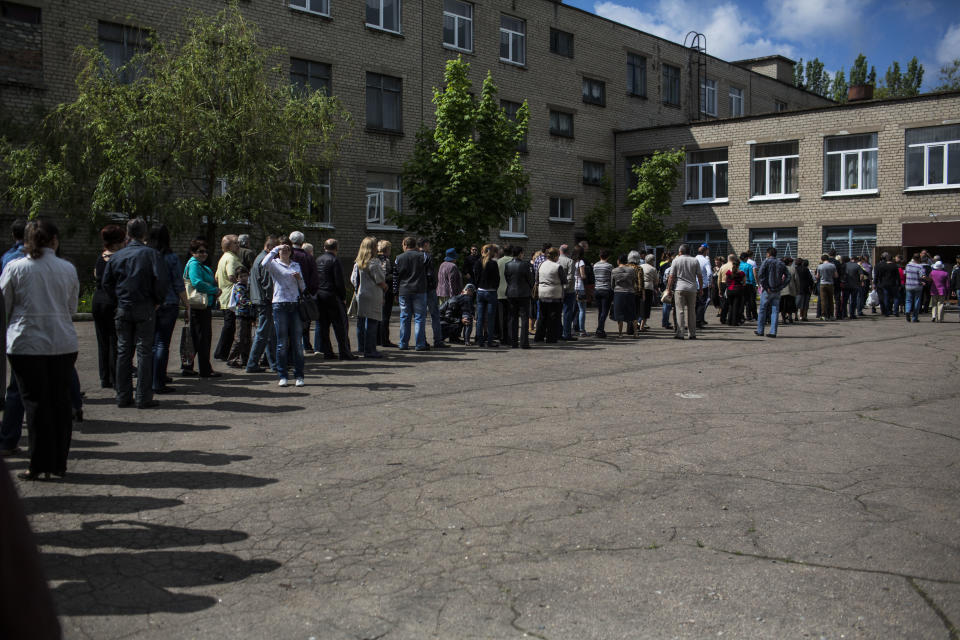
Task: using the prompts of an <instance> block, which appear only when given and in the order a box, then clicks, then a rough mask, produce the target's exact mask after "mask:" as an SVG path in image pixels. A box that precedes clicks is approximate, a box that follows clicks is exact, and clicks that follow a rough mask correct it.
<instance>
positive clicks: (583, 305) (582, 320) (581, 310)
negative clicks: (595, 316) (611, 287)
mask: <svg viewBox="0 0 960 640" xmlns="http://www.w3.org/2000/svg"><path fill="white" fill-rule="evenodd" d="M580 295H582V296H584V299H583V300H577V326H578V327H579V328H580V333H586V332H587V300H586V293H581V294H580Z"/></svg>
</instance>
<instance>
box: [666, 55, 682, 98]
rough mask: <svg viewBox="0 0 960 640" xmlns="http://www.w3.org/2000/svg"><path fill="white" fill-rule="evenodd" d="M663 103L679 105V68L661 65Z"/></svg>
mask: <svg viewBox="0 0 960 640" xmlns="http://www.w3.org/2000/svg"><path fill="white" fill-rule="evenodd" d="M663 101H664V103H666V104H673V105H677V106H679V105H680V67H673V66H671V65H669V64H665V65H663Z"/></svg>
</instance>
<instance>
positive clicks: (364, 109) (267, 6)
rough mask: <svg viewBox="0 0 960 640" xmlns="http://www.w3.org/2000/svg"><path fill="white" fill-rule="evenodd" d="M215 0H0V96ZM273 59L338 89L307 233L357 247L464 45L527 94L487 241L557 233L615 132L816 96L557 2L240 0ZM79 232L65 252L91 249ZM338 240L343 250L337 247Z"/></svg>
mask: <svg viewBox="0 0 960 640" xmlns="http://www.w3.org/2000/svg"><path fill="white" fill-rule="evenodd" d="M222 7H223V2H222V1H220V0H170V1H168V2H163V3H157V2H148V1H146V0H101V1H99V2H96V3H93V2H75V1H72V0H17V1H16V2H9V1H7V0H3V1H2V2H0V52H2V55H0V101H2V103H3V105H4V106H5V107H6V108H7V109H14V110H22V109H28V108H29V107H30V105H31V104H35V103H39V104H42V105H44V106H45V107H47V108H50V107H52V106H54V105H56V104H58V103H61V102H64V101H69V100H71V99H73V97H74V83H73V79H74V74H75V72H76V69H75V67H74V65H73V63H72V58H71V56H72V51H73V49H74V48H75V47H76V45H77V44H80V43H99V45H100V46H101V47H102V49H103V50H104V51H105V52H106V54H107V55H108V57H109V58H110V59H111V60H112V61H113V62H114V64H116V65H120V64H122V63H123V62H125V61H126V60H128V59H129V58H130V57H131V56H132V55H133V54H134V52H135V51H136V49H137V47H138V46H141V44H140V43H142V42H143V40H144V38H143V33H144V31H146V30H151V31H153V32H155V33H156V34H157V35H158V36H159V37H161V38H163V37H169V36H170V35H173V34H174V33H176V32H177V31H178V30H180V29H182V27H183V19H184V17H185V16H186V15H187V13H188V11H190V10H199V11H202V12H205V13H213V12H215V11H217V10H219V9H221V8H222ZM239 7H240V9H241V11H242V12H243V14H244V15H245V16H246V17H247V18H248V19H249V20H251V21H252V22H255V23H256V24H257V25H258V27H259V29H260V30H261V34H262V41H263V42H264V43H265V44H270V45H279V46H281V47H282V48H283V49H284V51H285V53H284V54H283V55H282V56H281V57H280V58H279V59H277V60H273V61H272V62H274V63H276V64H280V65H282V66H283V68H285V69H287V70H288V71H289V77H290V80H291V82H294V83H298V84H301V85H305V86H309V87H311V88H314V89H323V90H327V91H329V92H331V93H332V94H334V95H336V96H338V98H339V99H340V100H341V101H342V102H343V104H344V105H345V107H346V108H347V109H348V110H349V111H350V112H351V113H352V114H353V115H354V118H355V121H356V124H357V126H356V128H355V131H354V133H353V136H352V138H351V140H350V142H349V144H348V145H347V146H346V148H345V149H344V151H343V154H342V155H341V156H340V158H339V159H338V161H337V164H336V166H335V167H334V171H332V172H331V179H330V182H329V185H326V186H325V190H326V192H327V193H328V194H329V197H328V198H327V202H326V203H325V204H324V206H321V207H317V220H316V221H315V228H313V229H311V230H308V232H309V235H311V236H312V239H314V240H316V239H319V238H320V237H321V236H327V235H336V236H337V237H338V238H339V239H340V240H341V242H342V243H343V245H344V246H346V247H355V246H357V245H358V244H359V241H360V239H361V238H362V237H363V236H364V235H367V234H375V235H378V236H386V237H396V236H398V235H399V233H400V232H399V230H396V229H395V228H394V227H392V226H391V225H390V221H389V219H388V217H387V215H386V212H387V211H389V208H390V207H403V206H404V202H403V193H402V188H401V185H400V172H401V168H402V166H403V163H404V161H405V160H406V159H407V158H408V157H409V155H410V153H411V151H412V149H413V144H414V137H415V135H414V134H415V133H416V131H417V129H418V128H419V127H420V126H421V124H427V125H430V124H431V123H432V121H433V113H434V112H433V105H432V104H431V98H432V87H434V86H437V85H439V84H440V83H441V82H442V77H443V70H444V66H445V62H446V61H447V60H448V59H450V58H451V57H454V56H458V55H459V56H463V58H464V59H465V60H466V61H468V62H469V63H470V64H471V76H472V80H473V81H474V83H475V85H476V86H478V87H479V84H480V82H481V81H482V79H483V77H484V76H485V75H486V73H487V71H488V70H490V71H491V72H492V74H493V78H494V81H495V82H496V83H497V85H498V87H499V93H500V98H501V99H502V101H503V102H502V104H503V106H504V108H505V109H507V110H508V111H509V110H513V109H516V108H517V107H518V106H519V104H520V103H522V102H523V101H527V102H528V103H529V105H530V122H529V133H528V136H527V144H526V148H525V151H524V152H523V161H524V164H525V166H526V168H527V169H528V171H529V172H530V176H531V180H530V195H531V198H532V200H531V205H530V208H529V210H528V211H526V212H521V213H518V215H517V216H516V217H515V218H513V219H511V220H510V221H509V222H508V223H507V224H506V225H505V228H504V229H502V230H495V231H494V233H493V234H492V236H493V237H494V238H496V237H497V236H501V237H504V238H520V239H521V240H522V241H523V242H525V243H530V244H539V243H540V242H543V241H547V240H549V241H553V242H559V241H568V240H571V239H573V238H574V237H575V235H576V234H577V233H578V231H580V229H581V228H582V220H583V216H584V214H585V213H586V212H587V211H588V210H590V208H592V207H593V206H594V204H596V202H597V201H598V200H599V199H600V198H601V189H600V187H599V184H600V182H601V178H602V176H604V175H610V176H611V177H612V179H613V182H614V184H615V185H616V186H617V187H618V188H622V185H621V184H619V183H620V181H621V174H619V173H617V172H615V171H614V168H615V167H616V166H617V162H618V153H617V151H616V149H615V136H614V131H616V130H625V129H635V128H637V127H652V126H662V125H685V124H686V123H688V122H691V121H698V120H699V121H703V120H714V119H717V118H728V117H737V116H749V115H756V114H764V113H771V112H775V111H778V110H780V111H782V110H792V109H798V108H809V107H818V106H828V105H830V104H832V103H831V102H830V101H829V100H826V99H824V98H822V97H820V96H816V95H814V94H811V93H809V92H806V91H803V90H800V89H797V88H795V87H793V86H792V84H791V81H792V63H791V61H789V60H787V59H785V58H781V57H778V56H774V57H772V58H764V59H759V60H748V61H742V62H740V63H730V62H725V61H723V60H720V59H717V58H714V57H711V56H708V55H703V54H702V52H698V51H694V50H692V49H690V48H688V47H685V46H683V45H682V44H679V43H675V42H670V41H667V40H664V39H661V38H658V37H656V36H652V35H650V34H647V33H643V32H641V31H638V30H636V29H632V28H630V27H627V26H624V25H622V24H618V23H616V22H613V21H610V20H607V19H604V18H601V17H598V16H596V15H593V14H591V13H588V12H585V11H582V10H580V9H576V8H573V7H570V6H567V5H564V4H562V2H559V1H555V0H524V1H523V2H520V1H519V0H476V1H474V2H467V1H462V0H422V1H416V2H415V1H412V0H369V1H367V2H356V1H354V0H349V1H348V0H252V1H251V0H243V1H241V2H240V3H239ZM93 240H94V238H93V236H92V235H90V236H85V235H84V234H78V235H77V236H75V237H74V238H71V239H70V241H69V242H68V243H67V247H66V249H67V250H68V251H71V252H74V251H76V252H79V251H81V250H82V251H84V252H87V251H89V247H90V245H91V243H92V242H93ZM347 253H349V251H348V252H347Z"/></svg>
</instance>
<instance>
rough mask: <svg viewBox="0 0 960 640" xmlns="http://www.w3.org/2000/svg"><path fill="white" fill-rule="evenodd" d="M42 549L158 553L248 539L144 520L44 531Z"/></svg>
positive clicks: (232, 533) (39, 541) (93, 522)
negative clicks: (58, 548) (43, 547)
mask: <svg viewBox="0 0 960 640" xmlns="http://www.w3.org/2000/svg"><path fill="white" fill-rule="evenodd" d="M33 537H34V539H35V540H36V541H37V544H38V545H40V546H52V547H63V548H66V549H114V548H119V549H137V550H144V551H146V550H157V549H173V548H176V547H196V546H199V545H204V544H229V543H231V542H239V541H241V540H246V539H247V538H248V537H249V536H248V535H247V534H246V533H244V532H243V531H233V530H230V529H189V528H186V527H172V526H168V525H163V524H156V523H152V522H143V521H142V520H91V521H88V522H84V523H82V524H81V525H80V529H79V530H67V531H42V532H39V533H34V534H33Z"/></svg>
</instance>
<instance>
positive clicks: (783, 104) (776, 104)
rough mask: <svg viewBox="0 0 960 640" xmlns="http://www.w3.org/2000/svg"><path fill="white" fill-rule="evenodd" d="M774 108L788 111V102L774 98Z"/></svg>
mask: <svg viewBox="0 0 960 640" xmlns="http://www.w3.org/2000/svg"><path fill="white" fill-rule="evenodd" d="M773 110H774V111H786V110H787V103H786V102H783V101H781V100H774V101H773Z"/></svg>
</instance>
